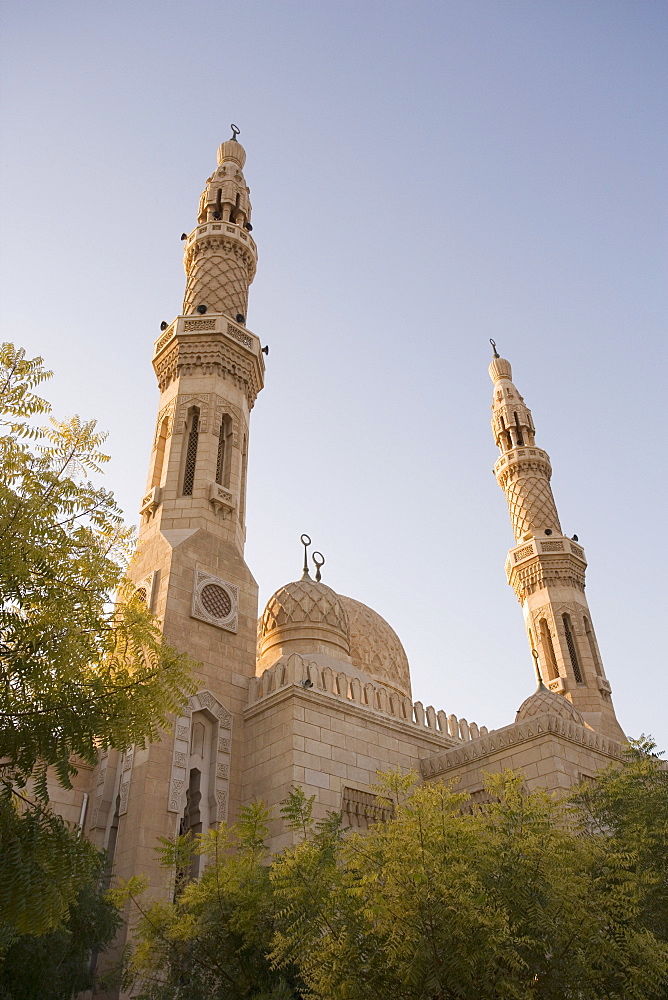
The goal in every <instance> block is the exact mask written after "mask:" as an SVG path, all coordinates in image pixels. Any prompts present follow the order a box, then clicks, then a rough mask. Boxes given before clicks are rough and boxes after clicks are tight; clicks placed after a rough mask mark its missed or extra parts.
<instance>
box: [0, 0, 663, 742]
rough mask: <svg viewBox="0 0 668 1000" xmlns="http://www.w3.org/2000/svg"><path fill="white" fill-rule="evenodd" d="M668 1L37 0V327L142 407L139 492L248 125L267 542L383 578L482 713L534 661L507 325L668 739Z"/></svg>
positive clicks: (121, 425) (265, 565)
mask: <svg viewBox="0 0 668 1000" xmlns="http://www.w3.org/2000/svg"><path fill="white" fill-rule="evenodd" d="M667 28H668V6H667V5H666V4H665V3H664V2H663V0H661V2H648V0H627V2H617V0H600V2H590V0H577V2H567V0H561V2H557V0H550V2H545V0H531V2H523V0H503V2H491V0H477V2H471V0H461V2H440V3H436V2H402V3H397V2H388V0H384V2H369V0H358V2H354V3H353V2H337V3H334V2H329V0H321V2H315V0H311V2H294V0H284V2H281V3H278V2H254V0H245V2H244V3H242V4H240V3H214V2H210V0H194V2H192V0H191V2H187V3H186V2H177V3H170V4H166V3H165V2H164V0H162V2H149V0H135V2H132V3H129V2H126V0H116V2H114V3H107V4H102V3H91V2H90V0H87V2H67V0H56V2H53V0H50V2H42V0H21V2H16V0H14V2H8V3H6V4H5V5H4V12H3V42H2V48H3V50H2V53H1V54H2V70H1V74H2V77H1V79H2V85H3V97H2V119H1V124H2V153H1V161H0V169H1V172H2V181H3V189H4V195H3V201H2V216H1V221H2V241H1V244H0V248H1V251H2V255H3V270H2V323H3V337H4V338H5V339H13V340H15V341H17V342H18V343H21V344H23V345H24V346H25V347H26V349H27V350H28V351H29V352H30V353H31V354H35V353H41V354H43V355H44V357H45V359H46V361H47V363H48V364H49V365H50V366H52V367H53V368H54V369H55V370H56V373H57V375H56V379H55V380H54V382H53V384H52V386H51V389H50V392H51V398H52V399H53V401H54V404H55V407H56V410H57V411H58V412H59V413H60V414H66V413H71V412H74V411H76V412H79V413H81V414H82V415H83V416H86V417H90V416H96V417H97V418H98V419H99V422H100V425H101V426H103V427H105V428H107V429H108V430H109V432H110V437H109V448H110V450H111V452H112V454H113V456H114V459H113V463H112V465H111V467H110V472H109V476H108V478H109V483H110V485H111V486H112V487H113V488H114V489H115V490H116V492H117V493H118V495H119V497H120V500H121V502H122V504H123V506H124V508H125V509H126V511H127V515H128V518H129V519H130V520H133V521H135V520H136V510H137V507H138V501H139V498H140V495H141V493H142V490H143V488H144V482H145V475H146V467H147V461H148V453H149V446H150V440H151V435H152V432H153V426H154V420H155V413H156V403H157V390H156V386H155V378H154V376H153V373H152V370H151V366H150V357H151V350H152V343H153V340H154V338H155V337H156V336H157V334H158V332H159V324H160V321H161V320H163V319H165V320H171V319H172V318H173V317H174V316H175V315H176V314H177V313H178V311H179V309H180V306H181V300H182V294H183V286H184V277H183V269H182V263H181V254H182V244H181V242H180V239H179V237H180V234H181V232H182V231H184V230H190V229H191V228H192V225H193V224H194V220H195V212H196V208H197V203H198V198H199V194H200V191H201V189H202V187H203V184H204V181H205V179H206V177H207V176H208V174H209V173H210V172H211V170H212V169H213V167H214V165H215V153H216V146H217V145H218V143H219V142H220V141H221V140H223V139H224V138H226V137H227V136H228V134H229V124H228V123H229V122H231V121H234V122H236V123H237V124H238V125H239V126H240V127H241V129H242V135H241V139H242V141H243V143H244V145H245V147H246V150H247V153H248V160H247V165H246V178H247V181H248V183H249V184H250V187H251V197H252V201H253V224H254V233H253V235H254V236H255V237H256V238H257V243H258V246H259V252H260V262H259V268H258V276H257V278H256V281H255V283H254V285H253V287H252V289H251V300H250V308H249V316H248V324H249V326H250V328H251V329H253V330H254V331H255V332H256V333H258V335H259V336H260V337H261V339H262V341H263V342H266V343H269V345H270V348H271V353H270V355H269V359H268V367H267V387H266V389H265V391H264V392H263V394H262V395H261V397H260V399H259V400H258V403H257V405H256V408H255V411H254V414H253V422H252V433H251V468H250V484H249V491H250V492H249V526H248V546H247V558H248V561H249V564H250V566H251V568H252V570H253V572H254V573H255V576H256V578H257V580H258V582H259V584H260V588H261V602H264V601H265V600H266V599H267V598H268V596H269V595H270V593H271V592H272V591H273V590H274V589H275V588H276V587H278V586H279V585H280V584H282V583H284V582H286V581H287V580H289V579H293V578H294V577H295V576H296V575H298V572H299V565H300V546H299V541H298V538H299V534H300V533H301V532H302V531H307V532H309V534H311V535H312V537H313V539H314V542H315V543H316V545H317V547H319V548H320V549H322V551H323V552H324V553H325V555H326V557H327V564H326V567H325V580H326V582H328V583H329V584H330V585H331V586H333V587H334V588H335V589H336V590H338V591H340V592H342V593H345V594H349V595H350V596H352V597H355V598H357V599H359V600H362V601H364V602H365V603H367V604H370V605H371V606H372V607H374V608H376V609H377V610H378V611H379V612H380V613H381V614H383V615H384V616H385V617H386V618H387V619H388V620H389V621H390V623H391V624H392V625H393V626H394V627H395V628H396V630H397V632H398V633H399V635H400V637H401V639H402V641H403V642H404V645H405V646H406V649H407V652H408V655H409V658H410V661H411V665H412V673H413V683H414V694H415V696H416V697H419V698H421V699H422V700H423V701H424V702H425V703H426V704H429V703H433V704H434V705H435V707H436V708H437V709H439V708H445V709H446V711H447V712H455V713H457V714H458V715H463V716H465V717H466V718H467V719H469V720H471V719H475V720H476V721H477V722H478V723H479V724H486V725H487V726H489V727H490V728H491V727H494V726H500V725H505V724H507V723H508V722H511V721H512V719H513V717H514V712H515V710H516V708H517V706H518V705H519V703H520V702H521V701H522V700H523V698H524V697H525V696H526V695H527V694H528V693H529V692H530V691H531V690H532V688H533V683H534V682H533V668H532V661H531V657H530V655H529V651H528V647H527V643H526V638H525V632H524V626H523V622H522V614H521V610H520V607H519V605H518V604H517V602H516V600H515V597H514V595H513V593H512V591H511V590H510V588H509V587H508V586H507V584H506V582H505V574H504V569H503V564H504V560H505V556H506V551H507V549H508V547H509V546H510V545H511V544H512V542H513V538H512V533H511V531H510V525H509V520H508V515H507V510H506V505H505V500H504V497H503V495H502V493H501V491H500V490H499V488H498V487H497V485H496V483H495V481H494V478H493V476H492V473H491V468H492V465H493V462H494V460H495V448H494V445H493V442H492V438H491V433H490V429H489V405H490V401H491V384H490V382H489V379H488V376H487V364H488V361H489V345H488V338H489V337H494V338H495V339H496V340H497V341H498V344H499V347H500V349H501V351H502V353H503V354H504V355H505V356H506V357H508V358H509V359H510V360H511V361H512V362H513V366H514V372H515V378H516V382H517V384H518V387H519V389H520V391H521V392H522V393H523V394H524V396H525V399H526V401H527V403H528V405H529V406H530V407H531V408H532V410H533V414H534V419H535V422H536V426H537V439H538V442H539V444H540V445H541V446H542V447H544V448H545V449H546V450H547V451H548V452H549V453H550V455H551V457H552V462H553V466H554V478H553V486H554V491H555V495H556V499H557V504H558V507H559V510H560V514H561V518H562V524H563V527H564V530H565V531H567V532H568V533H569V534H572V533H573V532H576V533H577V534H578V535H579V537H580V540H581V541H582V542H583V543H584V545H585V547H586V551H587V555H588V558H589V562H590V568H589V573H588V590H587V593H588V598H589V602H590V607H591V610H592V615H593V620H594V624H595V627H596V629H597V633H598V638H599V643H600V646H601V649H602V652H603V658H604V661H605V664H606V668H607V672H608V676H609V678H610V680H611V682H612V686H613V691H614V695H613V697H614V699H615V703H616V707H617V713H618V716H619V719H620V722H621V723H622V725H623V726H624V727H625V728H626V730H627V732H629V733H630V734H634V735H637V734H639V733H640V732H643V731H644V732H651V733H653V734H654V735H655V736H656V737H657V738H658V739H659V741H660V742H661V743H662V744H663V745H664V746H665V745H666V743H667V742H668V740H667V735H668V734H667V728H668V727H667V726H666V715H667V713H666V703H667V700H668V699H667V697H666V695H667V686H668V681H667V679H666V677H667V672H666V662H665V661H666V657H665V618H666V613H665V602H666V587H665V566H666V558H667V555H668V553H667V552H666V543H665V537H666V531H665V528H664V523H663V522H664V519H665V510H666V504H665V499H664V497H665V493H666V471H665V457H664V456H665V440H666V430H667V427H666V421H665V405H664V399H665V389H664V383H665V365H666V352H665V332H664V331H665V315H666V304H667V303H666V284H665V275H666V257H667V254H666V197H665V176H666V166H667V164H666V159H667V157H666V145H667V143H666V98H665V95H666V94H667V93H668V80H667V79H666V77H667V76H668V73H667V71H666V62H667V60H666V42H667V35H668V31H667Z"/></svg>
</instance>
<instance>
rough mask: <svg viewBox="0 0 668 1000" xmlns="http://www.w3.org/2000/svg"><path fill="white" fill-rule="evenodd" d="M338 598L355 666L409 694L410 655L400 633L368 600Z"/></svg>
mask: <svg viewBox="0 0 668 1000" xmlns="http://www.w3.org/2000/svg"><path fill="white" fill-rule="evenodd" d="M339 600H340V602H341V604H342V605H343V608H344V609H345V611H346V612H347V615H348V629H349V635H350V658H351V660H352V662H353V666H354V667H357V669H358V670H362V671H364V673H366V674H368V675H369V676H370V677H373V678H375V679H376V680H379V681H381V682H382V683H383V684H387V685H388V687H393V688H394V689H395V690H396V691H399V692H400V693H401V694H403V695H408V696H409V697H410V694H411V677H410V669H409V666H408V658H407V656H406V653H405V651H404V647H403V646H402V645H401V640H400V639H399V636H398V635H397V633H396V632H395V631H394V629H393V628H392V627H391V626H390V625H388V623H387V622H386V621H385V619H384V618H381V616H380V615H379V614H378V613H377V612H376V611H373V610H372V609H371V608H368V607H367V606H366V604H361V603H360V601H354V600H353V599H352V597H343V596H341V597H340V598H339Z"/></svg>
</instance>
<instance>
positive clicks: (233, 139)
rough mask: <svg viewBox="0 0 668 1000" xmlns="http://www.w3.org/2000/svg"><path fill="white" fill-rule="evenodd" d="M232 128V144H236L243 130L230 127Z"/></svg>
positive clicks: (233, 126) (235, 126) (234, 126)
mask: <svg viewBox="0 0 668 1000" xmlns="http://www.w3.org/2000/svg"><path fill="white" fill-rule="evenodd" d="M230 128H231V129H232V140H231V141H232V142H236V141H237V136H238V135H239V133H240V132H241V129H240V128H239V127H238V126H237V125H230Z"/></svg>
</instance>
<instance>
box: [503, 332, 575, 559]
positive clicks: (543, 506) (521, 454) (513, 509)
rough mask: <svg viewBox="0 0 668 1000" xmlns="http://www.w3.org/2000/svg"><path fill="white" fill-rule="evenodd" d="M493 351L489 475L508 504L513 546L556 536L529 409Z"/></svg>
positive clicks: (545, 461)
mask: <svg viewBox="0 0 668 1000" xmlns="http://www.w3.org/2000/svg"><path fill="white" fill-rule="evenodd" d="M493 346H494V357H493V358H492V362H491V364H490V366H489V374H490V378H491V379H492V381H493V383H494V398H493V401H492V433H493V434H494V440H495V442H496V444H497V447H498V448H499V451H500V452H501V458H499V460H498V461H497V463H496V465H495V466H494V472H495V475H496V478H497V481H498V483H499V486H500V487H501V488H502V489H503V490H504V492H505V494H506V498H507V500H508V508H509V511H510V520H511V523H512V526H513V531H514V533H515V538H516V539H517V541H518V542H519V541H520V540H522V539H527V538H530V537H531V536H533V535H536V534H542V533H544V532H547V533H548V534H552V533H553V532H556V533H561V525H560V524H559V515H558V514H557V508H556V504H555V502H554V497H553V496H552V488H551V486H550V478H551V476H552V466H551V465H550V457H549V455H548V454H547V452H545V451H542V449H540V448H537V447H536V442H535V433H536V432H535V427H534V423H533V418H532V416H531V410H530V409H529V407H528V406H527V405H526V403H525V402H524V399H523V398H522V396H521V394H520V393H519V391H518V390H517V388H516V387H515V385H514V384H513V380H512V379H513V370H512V368H511V365H510V362H509V361H506V359H505V358H502V357H500V356H499V355H498V354H497V352H496V345H495V344H494V345H493Z"/></svg>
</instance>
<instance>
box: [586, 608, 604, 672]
mask: <svg viewBox="0 0 668 1000" xmlns="http://www.w3.org/2000/svg"><path fill="white" fill-rule="evenodd" d="M582 621H583V623H584V630H585V635H586V636H587V642H588V643H589V652H590V653H591V658H592V660H593V662H594V669H595V670H596V673H597V674H598V675H599V677H602V676H603V670H602V668H601V658H600V656H599V655H598V649H597V647H596V637H595V635H594V630H593V628H592V627H591V622H590V621H589V619H588V618H586V617H584V618H583V619H582Z"/></svg>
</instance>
